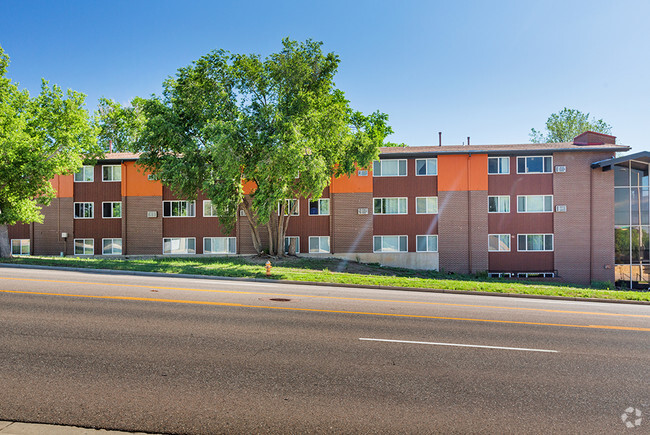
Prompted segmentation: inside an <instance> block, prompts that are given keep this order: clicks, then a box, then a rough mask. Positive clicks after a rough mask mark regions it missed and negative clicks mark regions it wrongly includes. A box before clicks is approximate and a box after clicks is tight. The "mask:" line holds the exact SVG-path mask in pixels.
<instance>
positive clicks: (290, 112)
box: [105, 39, 392, 254]
mask: <svg viewBox="0 0 650 435" xmlns="http://www.w3.org/2000/svg"><path fill="white" fill-rule="evenodd" d="M321 45H322V44H321V43H320V42H315V41H311V40H308V41H306V42H304V43H298V42H296V41H291V40H289V39H284V40H283V41H282V50H281V51H280V52H278V53H274V54H271V55H270V56H268V57H267V58H265V59H262V58H261V57H260V56H259V55H243V54H231V53H229V52H226V51H224V50H215V51H212V52H211V53H209V54H207V55H205V56H203V57H201V58H200V59H198V60H197V61H195V62H193V63H192V64H191V65H189V66H187V67H184V68H180V69H179V70H178V72H177V74H176V76H175V77H173V78H169V79H168V80H166V81H165V82H164V84H163V88H164V91H163V95H162V96H161V97H153V98H151V99H148V100H140V101H139V102H138V103H137V104H134V105H133V106H134V107H136V108H137V110H136V111H135V112H137V115H138V116H140V114H143V115H144V118H145V119H146V121H145V122H144V124H143V128H142V129H141V130H139V129H138V127H137V126H138V122H139V121H137V122H132V121H131V120H130V119H131V118H128V116H123V115H122V114H120V115H119V116H116V117H114V118H110V117H108V118H106V119H107V121H106V124H107V125H106V128H105V131H107V132H111V131H112V129H113V127H115V126H117V127H118V129H119V128H124V127H126V129H131V130H132V131H133V130H136V131H137V134H133V133H131V132H130V133H127V134H124V135H120V134H114V133H111V135H112V136H113V137H120V138H121V137H125V138H127V140H133V138H136V140H135V147H136V148H138V149H140V150H142V151H144V153H143V154H142V156H141V158H140V163H141V164H142V165H144V166H146V167H147V168H148V170H149V171H151V172H152V173H154V174H155V175H156V176H157V178H158V179H160V180H162V181H163V183H165V184H167V185H168V186H170V187H171V188H172V189H173V190H174V191H175V192H177V193H178V194H179V195H182V196H184V197H187V198H194V197H195V196H196V193H197V192H198V191H202V192H203V193H205V195H206V196H207V197H208V198H210V199H211V200H212V202H213V204H214V205H215V207H216V209H217V211H218V213H219V214H220V216H221V217H220V222H221V223H222V224H223V225H224V226H225V227H226V228H232V226H233V225H234V223H235V221H236V215H235V213H236V210H237V208H238V207H239V206H240V205H241V206H242V207H243V208H244V209H245V211H246V216H247V219H249V220H250V221H251V224H252V225H253V227H257V226H258V225H264V224H267V226H268V228H269V233H270V236H271V237H270V239H271V245H270V247H269V252H270V253H271V254H278V253H280V254H281V251H282V249H281V248H282V246H283V244H284V242H283V240H284V231H285V229H286V224H287V222H288V219H289V216H287V217H285V216H284V213H282V212H281V213H280V216H279V217H278V216H277V208H278V204H280V206H281V207H282V210H284V206H285V200H286V199H291V198H298V197H304V198H313V199H317V198H319V197H320V196H321V194H322V192H323V190H324V189H325V188H326V187H327V186H328V185H329V183H330V180H331V177H332V176H333V175H342V174H350V173H352V172H353V171H355V169H356V165H358V166H361V167H367V166H369V165H370V164H371V163H372V161H373V159H375V158H377V155H378V150H379V147H380V146H381V145H382V143H383V141H384V138H385V137H386V136H387V135H389V134H391V133H392V130H391V128H390V127H389V126H388V125H387V124H386V122H387V120H388V116H387V115H386V114H383V113H380V112H375V113H372V114H371V115H369V116H365V115H363V114H361V113H360V112H356V111H353V110H352V109H351V108H350V106H349V102H348V101H347V100H346V99H345V96H344V94H343V92H341V91H340V90H338V89H336V88H335V87H334V82H333V79H334V75H335V74H336V71H337V68H338V64H339V58H338V56H337V55H335V54H334V53H327V54H325V53H323V52H322V50H321ZM125 118H128V119H125ZM138 119H139V118H138ZM134 125H135V128H134ZM120 141H121V139H120ZM246 181H252V182H254V183H255V184H256V186H257V188H256V189H254V191H253V192H252V193H251V195H250V197H248V198H247V197H246V196H245V195H244V192H243V189H242V184H243V183H244V182H246ZM255 235H256V233H255V231H254V234H253V236H254V244H256V242H255ZM256 248H257V250H258V252H261V246H259V238H258V242H257V244H256Z"/></svg>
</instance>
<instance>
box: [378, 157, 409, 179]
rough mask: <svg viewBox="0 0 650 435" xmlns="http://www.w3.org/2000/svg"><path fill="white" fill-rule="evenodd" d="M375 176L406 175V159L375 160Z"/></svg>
mask: <svg viewBox="0 0 650 435" xmlns="http://www.w3.org/2000/svg"><path fill="white" fill-rule="evenodd" d="M372 176H373V177H405V176H406V160H395V159H393V160H375V161H374V162H373V164H372Z"/></svg>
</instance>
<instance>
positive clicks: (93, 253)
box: [73, 239, 95, 255]
mask: <svg viewBox="0 0 650 435" xmlns="http://www.w3.org/2000/svg"><path fill="white" fill-rule="evenodd" d="M88 240H90V245H91V246H92V252H91V253H86V246H85V245H86V243H88ZM77 241H82V243H83V244H84V248H83V253H81V254H79V253H78V252H77ZM73 245H74V248H73V249H74V251H73V252H74V255H95V239H74V240H73Z"/></svg>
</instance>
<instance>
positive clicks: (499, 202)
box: [488, 195, 510, 213]
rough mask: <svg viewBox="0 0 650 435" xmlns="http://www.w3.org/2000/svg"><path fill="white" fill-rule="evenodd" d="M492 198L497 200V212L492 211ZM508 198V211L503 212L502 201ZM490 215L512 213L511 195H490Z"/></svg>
mask: <svg viewBox="0 0 650 435" xmlns="http://www.w3.org/2000/svg"><path fill="white" fill-rule="evenodd" d="M491 198H496V199H497V211H490V199H491ZM504 198H507V200H508V210H507V211H502V210H501V209H500V206H501V201H500V200H501V199H504ZM488 213H510V195H489V196H488Z"/></svg>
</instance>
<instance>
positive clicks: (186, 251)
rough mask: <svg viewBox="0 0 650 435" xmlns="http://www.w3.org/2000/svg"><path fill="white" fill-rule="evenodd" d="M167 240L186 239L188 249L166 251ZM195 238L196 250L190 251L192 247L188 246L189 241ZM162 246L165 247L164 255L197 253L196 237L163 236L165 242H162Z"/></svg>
mask: <svg viewBox="0 0 650 435" xmlns="http://www.w3.org/2000/svg"><path fill="white" fill-rule="evenodd" d="M165 240H169V241H170V242H171V241H172V240H186V243H185V246H186V249H185V251H184V252H171V251H170V252H165ZM190 240H194V251H193V252H190V251H191V250H190V248H189V246H188V243H187V241H190ZM162 245H163V246H162V248H163V255H194V254H196V237H163V243H162Z"/></svg>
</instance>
